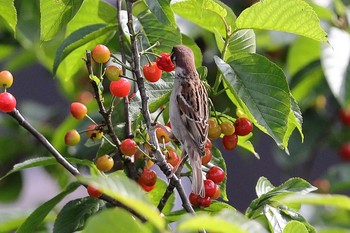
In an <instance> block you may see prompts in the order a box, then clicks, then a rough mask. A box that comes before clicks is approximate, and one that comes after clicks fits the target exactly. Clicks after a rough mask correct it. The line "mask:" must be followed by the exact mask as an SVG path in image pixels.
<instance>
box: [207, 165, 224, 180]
mask: <svg viewBox="0 0 350 233" xmlns="http://www.w3.org/2000/svg"><path fill="white" fill-rule="evenodd" d="M206 177H207V179H209V180H212V181H213V182H214V183H215V184H218V183H220V182H222V181H223V180H224V179H225V172H224V170H222V169H221V168H220V167H217V166H213V167H211V168H209V170H208V172H207V175H206Z"/></svg>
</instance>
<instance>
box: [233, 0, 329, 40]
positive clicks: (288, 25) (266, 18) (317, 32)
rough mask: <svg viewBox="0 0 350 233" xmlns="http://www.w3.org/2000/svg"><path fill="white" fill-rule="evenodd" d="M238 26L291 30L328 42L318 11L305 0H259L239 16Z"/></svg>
mask: <svg viewBox="0 0 350 233" xmlns="http://www.w3.org/2000/svg"><path fill="white" fill-rule="evenodd" d="M236 27H237V29H247V28H252V29H265V30H277V31H283V32H290V33H294V34H298V35H302V36H305V37H309V38H311V39H314V40H317V41H321V42H327V34H326V32H325V31H324V30H323V29H322V28H321V26H320V20H319V19H318V17H317V15H316V13H315V12H314V10H313V9H312V7H311V6H310V5H308V4H307V3H306V2H305V1H303V0H264V1H259V2H257V3H255V4H254V5H252V6H251V7H249V8H247V9H245V10H244V11H243V12H242V13H241V14H240V15H239V16H238V17H237V20H236Z"/></svg>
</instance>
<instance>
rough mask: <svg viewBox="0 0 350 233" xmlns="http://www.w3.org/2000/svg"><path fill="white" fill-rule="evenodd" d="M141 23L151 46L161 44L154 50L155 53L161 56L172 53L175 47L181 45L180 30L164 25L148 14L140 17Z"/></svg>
mask: <svg viewBox="0 0 350 233" xmlns="http://www.w3.org/2000/svg"><path fill="white" fill-rule="evenodd" d="M138 19H139V21H140V23H141V25H142V27H143V30H144V33H145V36H146V39H147V41H148V43H149V45H153V44H155V43H156V42H159V43H160V45H159V46H156V47H154V48H153V52H155V53H157V54H160V53H162V52H170V51H171V50H172V48H173V46H175V45H179V44H181V33H180V29H179V28H174V27H172V26H168V25H163V24H162V23H160V22H159V21H158V19H157V18H156V16H155V15H154V14H152V13H150V12H146V13H144V14H143V15H141V16H139V18H138Z"/></svg>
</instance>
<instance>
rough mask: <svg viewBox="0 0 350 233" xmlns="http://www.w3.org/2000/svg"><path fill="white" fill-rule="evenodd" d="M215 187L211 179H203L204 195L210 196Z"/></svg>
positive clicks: (213, 192)
mask: <svg viewBox="0 0 350 233" xmlns="http://www.w3.org/2000/svg"><path fill="white" fill-rule="evenodd" d="M215 187H216V184H215V183H214V181H212V180H205V181H204V189H205V196H206V197H212V196H214V194H215Z"/></svg>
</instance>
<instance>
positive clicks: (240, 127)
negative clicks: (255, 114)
mask: <svg viewBox="0 0 350 233" xmlns="http://www.w3.org/2000/svg"><path fill="white" fill-rule="evenodd" d="M252 130H253V124H252V122H250V120H248V119H247V118H238V119H237V120H236V121H235V134H237V135H239V136H245V135H248V134H249V133H250V132H252Z"/></svg>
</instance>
